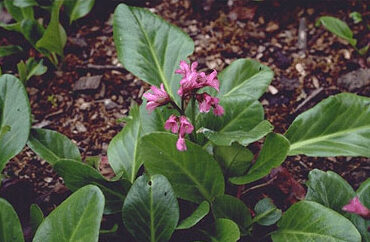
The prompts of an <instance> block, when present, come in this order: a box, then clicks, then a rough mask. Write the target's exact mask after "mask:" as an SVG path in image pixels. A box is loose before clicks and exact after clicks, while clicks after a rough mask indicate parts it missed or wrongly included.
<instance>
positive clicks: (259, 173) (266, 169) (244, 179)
mask: <svg viewBox="0 0 370 242" xmlns="http://www.w3.org/2000/svg"><path fill="white" fill-rule="evenodd" d="M288 151H289V141H288V140H287V139H286V138H285V137H284V136H282V135H280V134H275V133H271V134H269V135H268V136H267V137H266V140H265V143H264V144H263V147H262V149H261V151H260V153H259V155H258V158H257V161H256V163H255V164H254V165H253V166H252V168H251V169H250V170H249V171H248V172H247V174H245V175H244V176H240V177H233V178H230V182H232V183H234V184H238V185H239V184H247V183H251V182H254V181H257V180H258V179H260V178H262V177H264V176H266V175H268V174H269V173H270V171H271V170H272V169H273V168H276V167H278V166H280V165H281V163H283V162H284V160H285V158H286V157H287V153H288Z"/></svg>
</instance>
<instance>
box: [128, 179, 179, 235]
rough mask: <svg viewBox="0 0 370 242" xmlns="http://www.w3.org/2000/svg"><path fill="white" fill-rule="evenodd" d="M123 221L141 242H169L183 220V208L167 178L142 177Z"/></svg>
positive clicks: (138, 181)
mask: <svg viewBox="0 0 370 242" xmlns="http://www.w3.org/2000/svg"><path fill="white" fill-rule="evenodd" d="M122 219H123V223H124V224H125V227H126V228H127V230H128V231H129V232H130V233H131V235H132V236H133V237H134V238H135V239H136V240H137V241H151V242H154V241H168V240H169V239H170V238H171V235H172V233H173V232H174V231H175V228H176V225H177V222H178V221H179V205H178V203H177V200H176V196H175V193H174V191H173V189H172V187H171V184H170V183H169V182H168V180H167V178H166V177H164V176H162V175H159V174H158V175H154V176H152V177H150V178H148V176H145V175H144V176H141V177H139V178H138V179H137V180H136V181H135V183H134V184H133V185H132V187H131V189H130V191H129V192H128V194H127V198H126V199H125V203H124V204H123V208H122Z"/></svg>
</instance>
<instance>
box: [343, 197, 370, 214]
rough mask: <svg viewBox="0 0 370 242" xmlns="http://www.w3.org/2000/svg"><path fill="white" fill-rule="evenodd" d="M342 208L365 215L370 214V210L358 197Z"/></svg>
mask: <svg viewBox="0 0 370 242" xmlns="http://www.w3.org/2000/svg"><path fill="white" fill-rule="evenodd" d="M342 210H343V211H346V212H349V213H355V214H358V215H360V216H363V217H367V216H369V214H370V210H369V209H368V208H367V207H365V206H364V205H363V204H362V203H361V201H360V199H359V198H358V197H354V198H353V199H352V200H351V201H350V202H349V203H348V204H347V205H345V206H343V208H342Z"/></svg>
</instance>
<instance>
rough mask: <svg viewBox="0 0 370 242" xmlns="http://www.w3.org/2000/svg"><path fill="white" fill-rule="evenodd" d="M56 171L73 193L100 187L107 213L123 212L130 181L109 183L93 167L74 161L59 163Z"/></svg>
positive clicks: (56, 165) (55, 168)
mask: <svg viewBox="0 0 370 242" xmlns="http://www.w3.org/2000/svg"><path fill="white" fill-rule="evenodd" d="M54 170H55V171H56V172H57V173H58V175H60V176H61V177H62V178H63V180H64V183H65V184H66V186H67V187H68V188H69V189H70V190H72V191H76V190H78V189H80V188H81V187H83V186H86V185H89V184H91V185H95V186H98V187H99V188H100V190H101V191H102V192H103V193H104V196H105V200H106V204H105V213H116V212H119V211H120V210H121V208H122V204H123V201H124V199H125V197H126V194H127V191H128V189H129V182H128V181H125V180H118V181H108V180H106V179H105V178H104V177H103V176H102V175H101V174H100V173H99V172H98V171H97V170H95V169H94V168H92V167H91V166H89V165H86V164H84V163H81V162H75V161H73V160H60V161H58V163H56V164H55V166H54Z"/></svg>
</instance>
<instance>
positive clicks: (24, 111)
mask: <svg viewBox="0 0 370 242" xmlns="http://www.w3.org/2000/svg"><path fill="white" fill-rule="evenodd" d="M30 128H31V110H30V104H29V101H28V96H27V93H26V90H25V88H24V86H23V84H22V82H20V81H19V80H18V79H17V78H16V77H14V76H11V75H7V74H4V75H2V76H1V77H0V131H1V135H0V136H1V137H0V171H2V170H3V168H4V166H5V164H6V162H7V161H8V160H10V159H11V158H13V157H14V156H15V155H17V154H18V153H19V152H20V151H21V150H22V149H23V147H24V146H25V144H26V142H27V140H28V135H29V133H30Z"/></svg>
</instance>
